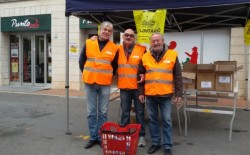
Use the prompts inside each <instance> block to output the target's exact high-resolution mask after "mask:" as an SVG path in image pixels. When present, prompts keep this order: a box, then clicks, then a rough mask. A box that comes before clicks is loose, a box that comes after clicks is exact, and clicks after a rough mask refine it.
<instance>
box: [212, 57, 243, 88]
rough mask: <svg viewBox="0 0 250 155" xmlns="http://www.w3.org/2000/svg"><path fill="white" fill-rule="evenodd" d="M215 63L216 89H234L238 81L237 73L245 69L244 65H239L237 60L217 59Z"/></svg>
mask: <svg viewBox="0 0 250 155" xmlns="http://www.w3.org/2000/svg"><path fill="white" fill-rule="evenodd" d="M214 63H215V90H216V91H226V92H227V91H234V88H235V85H236V84H235V83H236V82H237V76H236V73H237V71H238V70H240V69H243V66H239V67H237V62H236V61H216V62H214Z"/></svg>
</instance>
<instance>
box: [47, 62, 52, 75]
mask: <svg viewBox="0 0 250 155" xmlns="http://www.w3.org/2000/svg"><path fill="white" fill-rule="evenodd" d="M48 76H49V77H51V76H52V66H51V63H48Z"/></svg>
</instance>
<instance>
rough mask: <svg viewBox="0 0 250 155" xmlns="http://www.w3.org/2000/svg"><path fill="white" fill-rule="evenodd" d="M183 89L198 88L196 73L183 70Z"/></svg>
mask: <svg viewBox="0 0 250 155" xmlns="http://www.w3.org/2000/svg"><path fill="white" fill-rule="evenodd" d="M182 82H183V89H196V73H191V72H182Z"/></svg>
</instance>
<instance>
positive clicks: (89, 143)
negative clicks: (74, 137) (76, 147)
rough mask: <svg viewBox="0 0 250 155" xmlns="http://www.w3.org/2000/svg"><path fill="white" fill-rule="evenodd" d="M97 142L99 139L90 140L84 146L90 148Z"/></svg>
mask: <svg viewBox="0 0 250 155" xmlns="http://www.w3.org/2000/svg"><path fill="white" fill-rule="evenodd" d="M95 144H97V141H96V140H90V141H88V143H86V144H85V146H84V148H85V149H89V148H91V147H92V146H94V145H95Z"/></svg>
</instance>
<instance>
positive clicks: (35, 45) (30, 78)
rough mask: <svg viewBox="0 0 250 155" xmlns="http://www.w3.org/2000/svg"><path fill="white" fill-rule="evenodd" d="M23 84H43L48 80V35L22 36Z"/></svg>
mask: <svg viewBox="0 0 250 155" xmlns="http://www.w3.org/2000/svg"><path fill="white" fill-rule="evenodd" d="M21 38H22V46H21V51H22V67H21V68H22V69H21V71H22V72H21V77H22V82H21V83H22V85H32V86H43V85H45V84H47V81H48V78H47V77H48V75H47V74H48V72H47V70H48V69H47V68H48V65H47V63H48V51H47V49H48V47H47V46H48V43H47V42H48V36H47V35H46V34H41V35H23V36H22V37H21Z"/></svg>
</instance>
